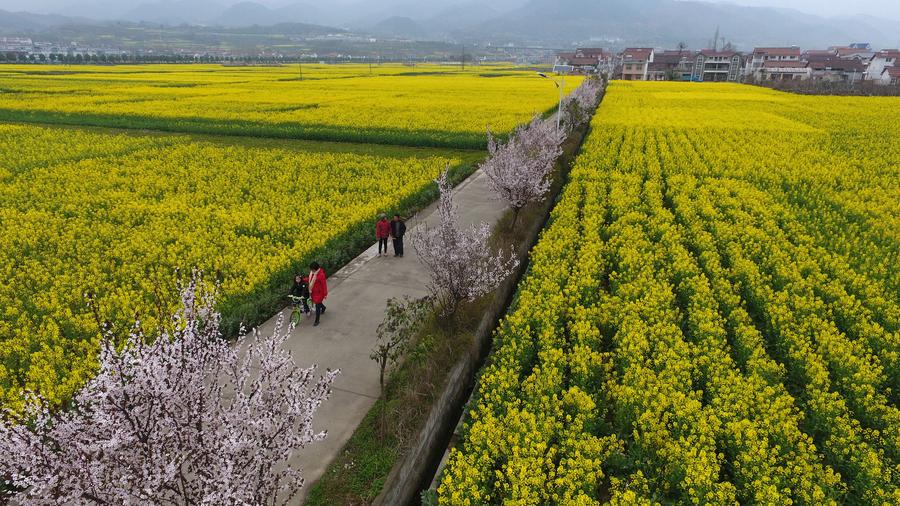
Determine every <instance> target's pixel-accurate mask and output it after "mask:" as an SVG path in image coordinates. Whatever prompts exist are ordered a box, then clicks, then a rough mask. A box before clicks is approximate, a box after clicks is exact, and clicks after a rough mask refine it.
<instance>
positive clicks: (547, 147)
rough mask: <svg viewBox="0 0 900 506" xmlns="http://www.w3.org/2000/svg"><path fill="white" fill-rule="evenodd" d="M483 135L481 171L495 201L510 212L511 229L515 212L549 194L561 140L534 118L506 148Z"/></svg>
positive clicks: (519, 130) (544, 124)
mask: <svg viewBox="0 0 900 506" xmlns="http://www.w3.org/2000/svg"><path fill="white" fill-rule="evenodd" d="M487 135H488V152H489V156H488V158H487V160H485V162H484V163H483V164H482V165H481V170H482V171H483V172H484V174H485V175H486V176H487V177H488V179H489V180H490V187H491V190H492V191H493V192H494V193H495V194H496V195H497V198H499V199H500V200H502V201H503V202H505V203H506V204H507V205H509V206H510V207H511V208H512V210H513V220H512V224H511V225H510V228H515V226H516V221H517V220H518V217H519V211H521V210H522V208H523V207H525V206H526V205H527V204H529V203H531V202H537V201H540V200H541V199H543V198H544V195H546V194H547V192H548V191H549V190H550V173H551V172H552V171H553V167H554V165H555V163H556V159H557V158H559V155H560V154H562V148H561V146H560V144H561V141H562V139H561V138H560V137H559V135H558V134H557V132H556V129H555V127H554V126H552V125H551V124H550V122H548V121H544V120H542V119H541V118H540V117H537V116H536V117H535V118H534V119H532V120H531V122H530V123H528V124H527V125H523V126H519V127H518V128H516V130H515V131H514V132H513V134H512V135H511V136H510V138H509V141H507V142H506V144H500V143H498V142H497V140H496V139H494V137H493V136H492V135H491V131H490V129H488V132H487Z"/></svg>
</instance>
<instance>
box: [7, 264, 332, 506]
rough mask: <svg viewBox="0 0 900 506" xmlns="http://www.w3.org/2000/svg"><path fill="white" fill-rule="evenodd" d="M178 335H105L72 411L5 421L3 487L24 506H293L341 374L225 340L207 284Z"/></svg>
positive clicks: (178, 319)
mask: <svg viewBox="0 0 900 506" xmlns="http://www.w3.org/2000/svg"><path fill="white" fill-rule="evenodd" d="M181 301H182V309H181V310H180V311H179V312H178V313H177V314H176V315H175V316H174V317H173V320H172V325H171V328H172V329H173V330H171V331H170V332H164V333H163V334H162V335H160V336H159V337H158V338H156V339H155V340H152V342H151V340H148V339H147V338H146V337H145V336H143V335H142V334H141V332H140V330H138V329H139V325H135V330H134V331H133V332H132V334H131V335H130V336H129V337H128V338H127V339H126V340H125V342H124V343H122V344H121V345H119V346H117V345H116V343H114V342H113V339H111V337H110V336H109V335H106V336H104V339H103V343H102V346H101V352H100V358H99V362H100V367H99V371H98V373H97V376H96V377H94V378H93V379H92V380H90V381H89V382H88V384H87V385H86V386H85V387H84V388H83V389H82V390H81V391H80V392H79V393H78V394H76V396H75V399H74V402H73V405H72V407H71V408H70V409H69V410H67V411H64V412H60V413H56V414H53V413H50V412H49V410H48V408H47V405H46V403H44V402H42V401H41V400H40V399H37V398H35V397H34V396H32V401H33V402H32V403H31V404H30V406H31V407H30V409H29V410H28V411H27V412H26V414H25V415H24V416H22V417H15V415H13V414H12V413H11V412H7V418H6V419H5V420H3V421H0V454H3V459H2V460H0V476H3V477H6V478H7V479H9V480H10V485H12V486H15V487H18V488H20V489H22V490H23V491H22V492H21V493H19V494H18V495H17V496H16V497H15V500H16V502H17V503H19V504H23V505H28V504H60V505H62V504H286V503H288V502H290V501H291V499H292V498H293V497H294V496H295V495H296V494H297V492H298V491H299V490H300V488H301V487H302V486H303V477H302V476H301V474H300V470H299V469H294V468H292V467H291V466H290V465H288V461H289V460H290V458H291V456H292V454H293V453H294V452H296V451H299V450H301V449H303V448H304V447H305V446H307V445H308V444H310V443H313V442H315V441H319V440H321V439H323V438H324V437H325V432H315V431H314V430H313V427H312V422H313V416H314V415H315V413H316V410H317V409H318V407H319V406H320V405H321V403H322V402H323V401H325V400H326V399H327V398H328V396H329V394H330V391H329V388H330V385H331V383H332V382H333V381H334V379H335V376H336V375H337V374H338V373H339V371H337V370H335V371H327V372H326V373H325V374H324V375H322V376H321V377H319V378H316V377H315V369H316V367H315V366H312V367H309V368H305V369H304V368H299V367H297V366H296V365H295V364H294V361H293V359H292V358H291V356H290V354H289V353H287V352H286V351H284V348H283V346H282V345H283V344H284V342H285V340H286V339H287V337H288V335H289V334H290V332H282V324H283V317H282V318H281V319H279V321H278V324H277V325H276V328H275V330H274V331H273V333H272V335H270V336H265V337H263V336H260V335H258V333H254V334H252V335H251V336H250V337H247V336H246V335H244V336H242V337H241V338H240V339H239V340H238V342H237V345H232V344H230V343H228V342H227V341H226V340H224V339H223V338H222V336H221V333H220V331H219V323H220V320H221V316H220V315H219V313H218V312H216V311H215V310H214V309H213V308H214V302H215V291H208V290H204V289H203V288H202V282H201V280H200V279H199V275H195V276H194V278H193V279H192V280H191V282H190V283H189V284H188V285H187V286H186V287H184V288H183V290H182V292H181Z"/></svg>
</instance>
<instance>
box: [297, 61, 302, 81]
mask: <svg viewBox="0 0 900 506" xmlns="http://www.w3.org/2000/svg"><path fill="white" fill-rule="evenodd" d="M297 65H299V66H300V81H303V62H302V61H301V62H300V63H298V64H297Z"/></svg>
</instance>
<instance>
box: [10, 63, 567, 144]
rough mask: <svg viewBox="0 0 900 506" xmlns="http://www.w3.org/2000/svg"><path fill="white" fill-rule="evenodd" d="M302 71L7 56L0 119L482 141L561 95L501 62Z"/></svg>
mask: <svg viewBox="0 0 900 506" xmlns="http://www.w3.org/2000/svg"><path fill="white" fill-rule="evenodd" d="M154 71H155V72H154ZM302 76H303V77H302V78H301V74H300V68H299V67H298V66H296V65H294V66H292V67H271V68H269V67H266V68H223V67H214V66H211V65H161V66H147V67H124V68H120V67H111V68H109V67H86V68H78V67H73V68H72V69H70V70H54V71H51V70H46V69H44V68H43V67H42V68H38V69H36V68H35V67H33V66H30V67H29V66H18V67H9V68H4V69H0V120H6V121H28V122H39V123H56V124H68V125H94V126H110V127H117V128H141V129H156V130H165V131H176V132H193V133H207V134H228V135H246V136H255V137H281V138H298V139H311V140H326V141H346V142H372V143H382V144H398V145H407V146H436V147H451V148H476V149H483V148H485V146H486V141H485V129H486V127H487V126H488V125H490V127H491V130H492V131H494V132H496V133H500V134H503V133H506V132H509V131H511V130H512V129H513V127H515V126H516V125H517V124H519V123H522V122H524V121H527V120H528V119H529V118H530V117H531V116H533V115H534V114H540V113H544V112H546V111H549V110H551V109H553V108H554V107H555V106H556V104H557V94H556V90H555V89H554V87H553V85H552V84H551V83H550V82H548V81H546V80H545V79H541V78H540V77H539V76H537V75H536V74H535V73H534V72H533V71H520V70H511V69H507V68H503V67H496V68H495V67H475V68H473V69H470V70H466V71H460V70H456V69H454V68H453V67H441V66H423V67H404V66H399V65H395V66H374V67H373V68H372V70H369V67H368V66H364V65H356V66H345V65H340V66H339V65H334V66H325V65H315V66H312V65H304V66H303V74H302ZM579 83H580V78H579V77H576V76H573V77H570V78H569V79H567V80H566V89H567V90H571V89H574V88H575V87H577V85H578V84H579Z"/></svg>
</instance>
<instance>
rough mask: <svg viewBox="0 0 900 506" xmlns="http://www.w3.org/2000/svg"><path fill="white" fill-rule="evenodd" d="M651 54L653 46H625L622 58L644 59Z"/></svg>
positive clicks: (647, 58)
mask: <svg viewBox="0 0 900 506" xmlns="http://www.w3.org/2000/svg"><path fill="white" fill-rule="evenodd" d="M651 54H653V48H649V47H629V48H625V51H622V58H624V59H626V60H640V61H646V60H649V59H650V55H651Z"/></svg>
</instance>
